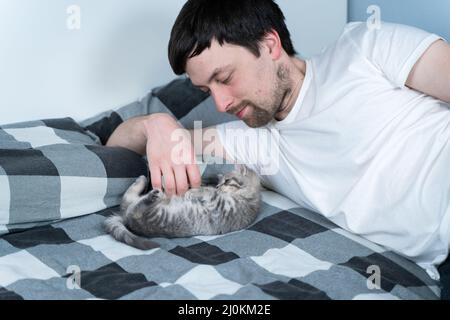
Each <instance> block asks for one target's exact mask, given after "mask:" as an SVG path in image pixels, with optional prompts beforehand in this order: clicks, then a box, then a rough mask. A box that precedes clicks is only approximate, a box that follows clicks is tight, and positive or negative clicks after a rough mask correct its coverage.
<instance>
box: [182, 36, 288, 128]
mask: <svg viewBox="0 0 450 320" xmlns="http://www.w3.org/2000/svg"><path fill="white" fill-rule="evenodd" d="M186 73H187V74H188V76H189V78H190V79H191V81H192V83H193V84H194V85H195V86H197V87H199V88H200V89H202V90H204V91H210V93H211V95H212V97H213V99H214V101H215V103H216V106H217V109H218V110H219V111H220V112H227V113H230V114H234V115H236V116H237V117H238V118H240V119H242V120H243V121H244V122H245V123H246V124H247V125H248V126H249V127H252V128H258V127H262V126H264V125H266V124H268V123H269V122H270V121H272V120H273V119H274V118H277V114H279V113H280V112H281V111H282V105H283V101H284V100H285V98H286V96H287V94H288V92H290V89H291V83H290V79H289V76H288V72H287V71H286V70H285V68H283V66H279V65H277V64H276V62H275V61H274V60H273V59H272V58H271V55H270V50H269V49H267V48H265V47H262V48H261V56H260V57H259V58H257V57H256V56H255V55H254V54H252V53H251V52H250V51H249V50H247V49H246V48H244V47H241V46H235V45H230V44H227V43H225V44H224V45H223V46H220V45H219V43H218V42H217V41H215V40H214V41H213V42H212V43H211V47H210V48H209V49H206V50H204V51H203V52H202V53H201V54H200V55H199V56H196V57H193V58H191V59H188V61H187V64H186Z"/></svg>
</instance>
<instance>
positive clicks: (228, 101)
mask: <svg viewBox="0 0 450 320" xmlns="http://www.w3.org/2000/svg"><path fill="white" fill-rule="evenodd" d="M211 96H212V97H213V99H214V102H215V103H216V106H217V110H218V111H219V112H228V111H230V109H231V108H232V106H233V97H232V96H231V95H230V94H229V93H228V92H227V91H226V90H223V89H218V88H215V89H211Z"/></svg>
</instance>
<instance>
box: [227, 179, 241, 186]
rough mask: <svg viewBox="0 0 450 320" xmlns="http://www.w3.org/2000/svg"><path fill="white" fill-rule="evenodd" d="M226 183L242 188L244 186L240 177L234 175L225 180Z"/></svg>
mask: <svg viewBox="0 0 450 320" xmlns="http://www.w3.org/2000/svg"><path fill="white" fill-rule="evenodd" d="M225 184H226V185H227V186H230V187H236V188H241V187H242V182H241V181H239V180H238V179H236V178H234V177H233V178H230V179H227V180H225Z"/></svg>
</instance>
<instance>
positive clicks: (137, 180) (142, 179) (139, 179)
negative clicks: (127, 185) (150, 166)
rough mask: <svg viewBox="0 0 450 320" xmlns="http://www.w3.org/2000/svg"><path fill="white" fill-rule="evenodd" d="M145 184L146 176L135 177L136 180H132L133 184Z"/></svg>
mask: <svg viewBox="0 0 450 320" xmlns="http://www.w3.org/2000/svg"><path fill="white" fill-rule="evenodd" d="M141 183H143V184H147V177H146V176H140V177H139V178H137V179H136V181H135V182H134V184H141Z"/></svg>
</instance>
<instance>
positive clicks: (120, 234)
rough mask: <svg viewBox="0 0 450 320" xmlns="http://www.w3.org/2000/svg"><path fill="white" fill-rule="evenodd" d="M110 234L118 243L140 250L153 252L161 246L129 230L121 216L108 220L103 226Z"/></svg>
mask: <svg viewBox="0 0 450 320" xmlns="http://www.w3.org/2000/svg"><path fill="white" fill-rule="evenodd" d="M103 226H104V228H105V230H106V232H108V233H109V234H110V235H111V236H112V237H113V238H114V239H116V240H117V241H120V242H123V243H126V244H128V245H130V246H132V247H135V248H138V249H140V250H151V249H155V248H158V247H159V244H157V243H156V242H153V241H151V240H149V239H146V238H143V237H139V236H137V235H135V234H134V233H132V232H131V231H130V230H128V229H127V227H126V226H125V223H124V219H123V217H122V216H120V215H113V216H111V217H109V218H107V219H106V220H105V222H104V224H103Z"/></svg>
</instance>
